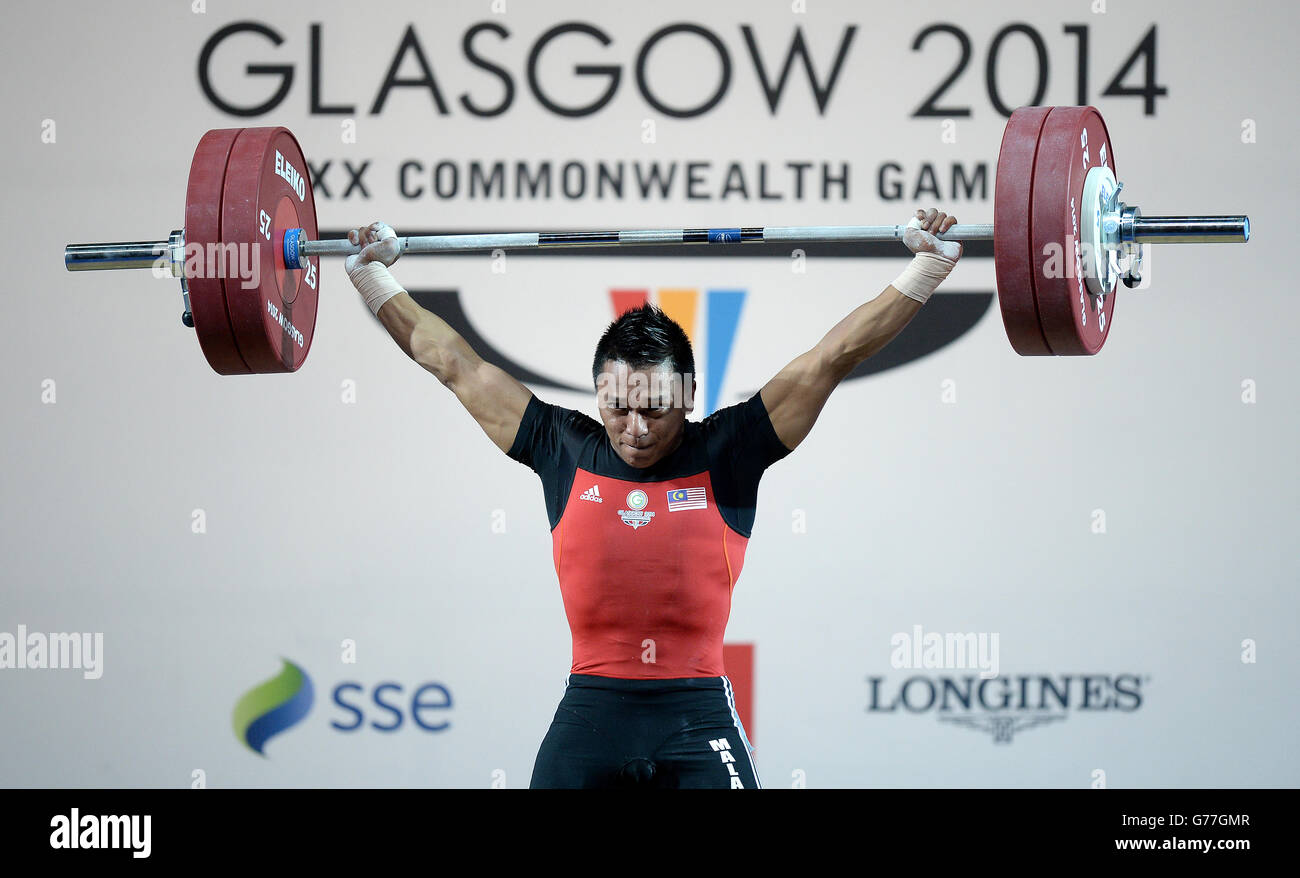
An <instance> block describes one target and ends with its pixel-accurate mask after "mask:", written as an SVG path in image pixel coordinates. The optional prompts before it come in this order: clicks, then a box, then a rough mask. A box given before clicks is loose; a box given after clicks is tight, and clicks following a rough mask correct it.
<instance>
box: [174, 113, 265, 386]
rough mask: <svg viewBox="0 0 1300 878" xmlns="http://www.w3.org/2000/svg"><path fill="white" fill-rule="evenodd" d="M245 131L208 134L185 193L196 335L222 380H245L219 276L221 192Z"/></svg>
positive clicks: (189, 281) (187, 266)
mask: <svg viewBox="0 0 1300 878" xmlns="http://www.w3.org/2000/svg"><path fill="white" fill-rule="evenodd" d="M241 130H242V129H239V128H220V129H215V130H213V131H209V132H208V133H207V134H205V135H203V139H202V140H200V141H199V146H198V148H197V149H195V150H194V159H193V161H191V162H190V178H189V183H188V184H187V185H186V187H185V283H186V284H187V286H188V288H189V293H190V313H191V314H193V315H194V333H195V335H197V336H198V337H199V347H200V348H202V349H203V356H205V357H207V359H208V365H210V366H211V367H212V368H213V369H214V370H216V371H217V372H219V373H220V374H222V375H246V374H248V373H249V372H250V371H252V370H250V369H249V368H248V364H247V363H245V362H244V358H243V357H241V356H240V354H239V345H238V344H236V343H235V334H234V331H233V330H232V329H231V328H230V315H229V313H228V312H227V311H226V293H225V289H224V287H223V286H222V283H221V274H220V272H219V271H218V270H217V265H216V263H217V262H218V261H219V260H217V259H216V255H217V254H218V253H219V252H220V248H219V244H220V242H221V191H222V187H223V185H224V183H225V179H226V162H227V159H228V158H229V156H230V148H231V146H233V145H234V143H235V138H236V136H238V134H239V132H240V131H241Z"/></svg>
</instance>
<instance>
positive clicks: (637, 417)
mask: <svg viewBox="0 0 1300 878" xmlns="http://www.w3.org/2000/svg"><path fill="white" fill-rule="evenodd" d="M626 432H627V434H628V436H630V437H631V438H633V439H639V438H641V437H642V436H644V435H646V434H647V433H649V432H650V431H649V429H648V428H647V425H646V419H645V415H642V414H639V413H637V412H632V413H631V414H629V415H628V416H627V429H626Z"/></svg>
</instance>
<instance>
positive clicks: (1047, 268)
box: [64, 107, 1250, 374]
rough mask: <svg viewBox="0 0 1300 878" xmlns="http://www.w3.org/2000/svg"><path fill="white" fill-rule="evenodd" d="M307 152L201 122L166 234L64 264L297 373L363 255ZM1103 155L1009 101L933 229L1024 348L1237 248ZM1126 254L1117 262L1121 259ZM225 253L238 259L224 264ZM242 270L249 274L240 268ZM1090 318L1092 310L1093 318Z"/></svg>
mask: <svg viewBox="0 0 1300 878" xmlns="http://www.w3.org/2000/svg"><path fill="white" fill-rule="evenodd" d="M305 168H306V161H305V159H304V158H303V154H302V151H301V148H300V147H299V145H298V142H297V140H296V139H295V138H294V136H293V135H292V134H291V133H290V132H289V131H288V129H285V128H235V129H214V130H212V131H209V132H208V133H207V134H205V135H204V137H203V138H202V139H201V140H200V142H199V146H198V148H197V149H196V151H195V154H194V158H193V160H192V162H191V165H190V178H189V184H188V186H187V190H186V211H185V213H186V225H185V228H184V229H183V230H177V231H173V232H172V233H171V235H170V236H169V237H168V238H167V240H160V241H132V242H119V243H101V244H69V245H67V246H66V247H65V248H64V266H65V267H66V268H67V269H68V270H69V271H90V270H116V269H131V268H153V267H155V266H158V265H159V264H160V263H161V264H166V265H168V266H169V267H170V273H171V274H172V275H173V276H176V277H179V278H180V280H181V286H182V293H183V295H184V296H185V305H186V312H185V322H186V325H192V326H194V328H195V329H196V332H197V335H198V337H199V342H200V346H201V347H202V348H203V351H204V354H205V356H206V357H207V359H208V362H209V364H210V365H211V366H212V367H213V369H215V370H216V371H217V372H219V373H222V374H239V373H245V374H246V373H262V372H285V371H296V370H297V369H298V368H299V367H300V366H301V365H302V363H303V361H304V360H305V358H306V355H307V351H308V349H309V347H310V343H311V339H312V335H313V331H314V328H315V318H316V304H317V296H318V293H319V271H318V267H319V259H320V257H322V256H347V255H350V254H353V253H357V252H359V251H360V249H361V248H360V247H359V246H358V245H354V244H351V243H350V242H348V241H347V240H345V239H341V240H320V239H317V238H316V237H315V235H316V212H315V201H314V197H313V195H312V192H311V187H310V183H309V181H308V179H307V176H306V175H305V174H304V173H303V170H304V169H305ZM1122 189H1123V184H1122V183H1120V182H1118V181H1117V180H1116V178H1115V174H1114V150H1113V149H1112V148H1111V146H1110V141H1109V135H1108V133H1107V131H1106V127H1105V123H1104V122H1103V121H1102V119H1101V115H1100V114H1099V113H1098V112H1097V111H1096V110H1095V109H1094V108H1092V107H1022V108H1020V109H1019V110H1016V111H1015V112H1014V113H1013V114H1012V116H1011V118H1010V119H1009V120H1008V122H1007V127H1006V130H1005V132H1004V134H1003V140H1002V147H1001V150H1000V152H999V156H998V169H997V176H996V181H995V195H994V222H993V223H989V224H978V223H976V224H956V225H954V226H952V228H950V229H949V230H948V231H947V232H946V233H944V234H941V235H939V236H938V237H939V238H941V239H944V240H952V241H981V240H984V241H986V240H992V241H993V242H994V259H995V270H996V275H997V286H998V294H999V295H998V298H999V303H1000V305H1001V310H1002V317H1003V323H1004V325H1005V327H1006V329H1007V334H1008V336H1009V338H1010V339H1011V342H1012V346H1013V347H1014V348H1015V349H1016V351H1017V352H1018V353H1020V354H1022V355H1078V354H1084V355H1087V354H1095V353H1097V352H1098V351H1099V350H1100V349H1101V346H1102V345H1103V344H1104V343H1105V339H1106V337H1107V335H1108V329H1109V324H1110V320H1111V315H1112V313H1113V310H1114V303H1115V292H1116V288H1117V282H1118V281H1119V280H1121V278H1122V280H1123V281H1124V283H1125V284H1126V285H1128V286H1133V285H1136V283H1138V282H1139V280H1140V269H1141V249H1140V248H1141V245H1142V244H1166V243H1198V244H1205V243H1244V242H1246V241H1248V240H1249V239H1250V220H1249V218H1248V217H1246V216H1240V215H1238V216H1201V215H1197V216H1170V217H1144V216H1142V213H1141V210H1139V209H1138V208H1137V207H1133V206H1129V205H1127V204H1125V203H1123V202H1122V201H1120V200H1119V193H1120V190H1122ZM905 229H906V227H905V226H899V225H894V226H775V227H773V226H768V227H742V228H713V229H640V230H619V231H578V232H520V233H504V234H479V235H427V236H410V237H400V238H398V242H399V247H400V249H401V252H402V253H403V254H412V255H432V254H451V253H485V252H494V251H498V250H500V251H511V250H526V249H571V248H586V247H623V246H633V247H635V246H646V245H659V246H662V245H729V244H740V245H744V244H749V243H782V244H818V243H833V242H870V241H890V240H901V238H902V236H903V232H904V230H905ZM1121 258H1123V259H1124V260H1125V261H1126V265H1125V266H1124V267H1123V268H1121V266H1120V259H1121ZM232 264H233V266H234V268H235V269H236V270H233V271H232ZM243 268H247V269H248V271H241V270H240V269H243ZM1090 318H1091V321H1090Z"/></svg>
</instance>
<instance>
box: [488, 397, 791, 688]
mask: <svg viewBox="0 0 1300 878" xmlns="http://www.w3.org/2000/svg"><path fill="white" fill-rule="evenodd" d="M684 430H685V435H684V436H683V438H682V442H681V444H680V445H679V446H678V447H677V449H676V450H675V451H674V452H673V453H672V454H670V455H668V456H667V457H665V458H664V459H663V460H660V461H659V462H658V463H656V464H654V465H653V466H651V467H646V468H644V469H638V468H636V467H633V466H629V465H628V464H627V463H626V462H624V461H623V459H622V458H620V457H619V456H618V454H617V452H615V451H614V448H613V446H612V445H611V444H610V440H609V435H608V434H607V433H606V432H605V428H604V427H603V426H602V425H601V424H600V422H598V421H596V420H595V419H594V418H591V417H589V416H587V415H584V414H582V413H581V412H578V411H575V410H573V409H564V408H560V407H558V406H554V405H550V404H548V403H544V402H542V401H541V400H539V399H538V398H537V397H536V396H534V397H533V398H532V399H531V400H530V401H529V403H528V408H527V410H526V411H525V412H524V417H523V420H522V421H521V423H520V425H519V432H518V433H517V434H516V436H515V441H514V444H513V445H512V446H511V448H510V451H509V455H510V457H512V458H513V459H515V460H517V461H519V462H520V463H523V464H525V465H527V466H529V467H531V468H532V469H533V470H534V471H535V472H536V473H537V474H538V475H539V476H540V477H541V480H542V488H543V491H544V493H545V497H546V510H547V515H548V516H549V518H550V523H551V540H552V544H553V551H552V554H553V556H554V562H555V572H556V575H557V576H558V578H559V581H560V593H561V595H562V597H563V600H564V611H565V614H566V615H567V616H568V619H569V628H570V630H571V632H572V634H573V665H572V668H571V673H574V674H591V675H595V676H605V677H621V678H629V679H669V678H678V677H719V676H722V675H723V674H725V673H726V671H725V669H724V668H723V664H722V638H723V634H724V632H725V630H726V627H727V618H728V616H729V615H730V613H731V592H732V589H734V588H735V585H736V580H737V579H738V578H739V577H740V570H741V567H742V566H743V565H744V562H745V547H746V546H747V545H748V543H749V536H750V533H751V531H752V529H753V526H754V508H755V503H756V501H757V498H758V483H759V479H760V478H761V477H762V475H763V471H764V470H765V469H766V468H767V467H768V466H770V465H771V464H773V463H775V462H776V461H778V460H780V459H781V458H783V457H785V455H787V454H789V453H790V451H789V449H788V448H786V447H785V446H784V445H783V444H782V443H781V440H780V439H779V438H777V435H776V431H775V430H774V429H773V428H772V422H771V420H770V419H769V418H768V414H767V409H766V408H765V407H764V406H763V401H762V399H761V398H760V396H759V394H757V393H755V394H754V395H753V396H752V397H750V399H749V400H747V401H746V402H743V403H738V404H736V405H733V406H729V407H727V408H724V409H720V410H718V411H716V412H714V413H713V414H711V415H709V416H708V417H707V418H705V419H704V420H703V421H699V422H696V421H687V422H686V423H685V425H684ZM651 659H653V660H651Z"/></svg>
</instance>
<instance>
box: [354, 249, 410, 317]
mask: <svg viewBox="0 0 1300 878" xmlns="http://www.w3.org/2000/svg"><path fill="white" fill-rule="evenodd" d="M348 278H349V279H350V280H351V281H352V285H353V286H354V287H356V288H357V292H359V293H361V298H363V299H365V300H366V306H367V307H369V308H370V313H372V314H374V315H375V316H376V317H378V316H379V309H380V308H381V307H383V304H384V303H385V302H387V301H388V300H389V299H391V298H392V297H393V296H396V295H397V294H398V293H401V292H405V290H403V289H402V285H401V284H399V283H398V282H397V279H396V278H394V277H393V275H392V273H390V272H389V270H388V266H386V265H384V263H382V262H366V263H363V264H361V265H358V266H357V267H356V268H354V269H352V271H351V272H350V273H349V274H348Z"/></svg>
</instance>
